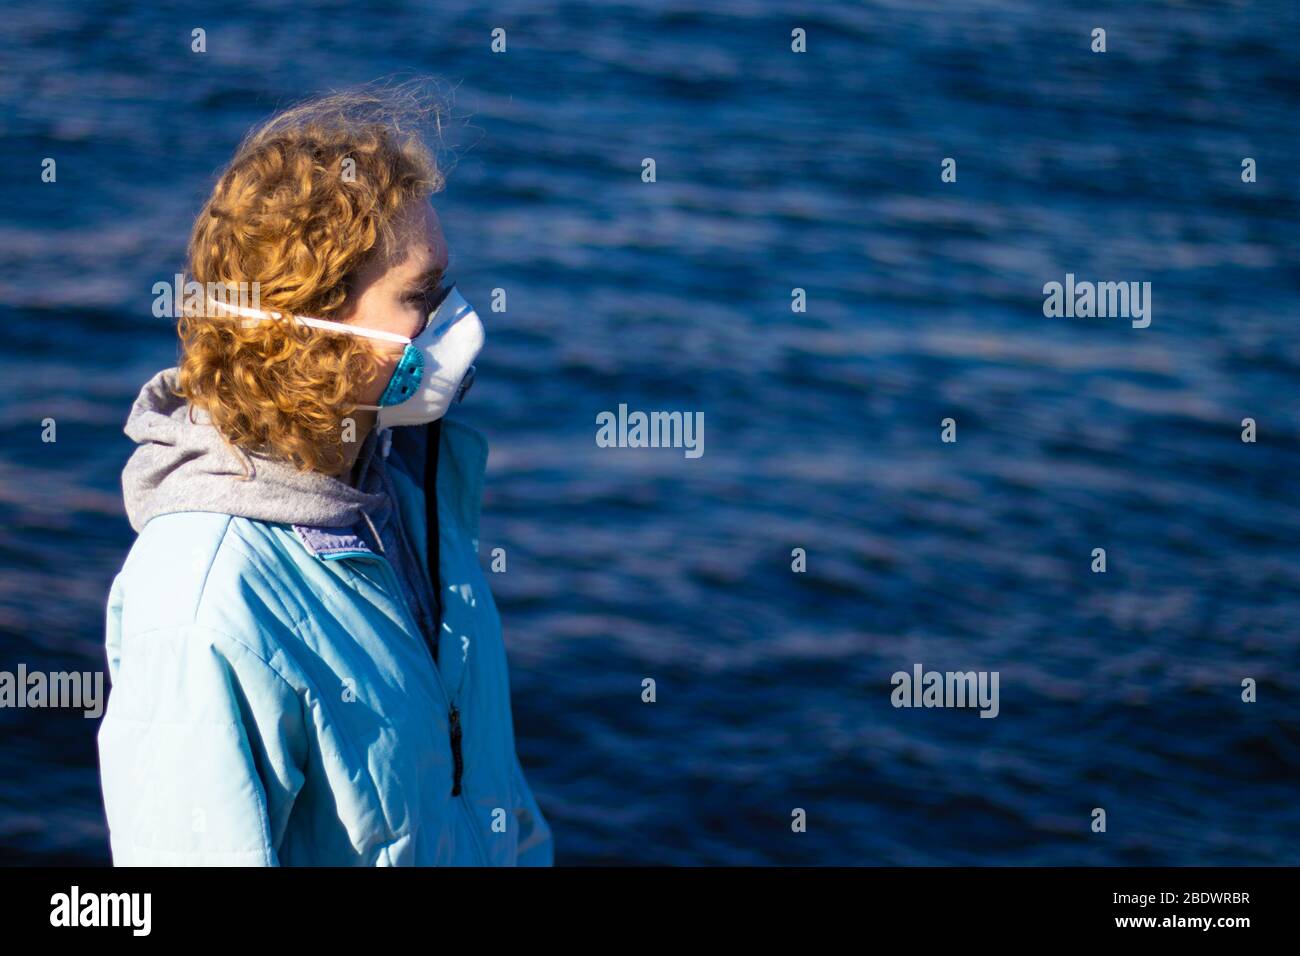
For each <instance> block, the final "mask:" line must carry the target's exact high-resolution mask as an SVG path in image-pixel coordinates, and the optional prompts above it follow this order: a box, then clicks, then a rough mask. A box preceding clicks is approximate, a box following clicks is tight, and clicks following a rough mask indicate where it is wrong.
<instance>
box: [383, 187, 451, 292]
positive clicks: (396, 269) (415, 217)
mask: <svg viewBox="0 0 1300 956" xmlns="http://www.w3.org/2000/svg"><path fill="white" fill-rule="evenodd" d="M447 259H448V251H447V240H446V239H445V238H444V236H443V234H442V224H441V223H440V222H439V221H438V214H437V213H436V212H434V209H433V206H431V205H430V204H429V203H428V202H419V203H412V204H411V206H409V207H408V208H407V209H406V210H405V211H404V212H403V214H402V215H401V216H400V217H399V218H398V221H397V222H396V223H395V224H394V230H393V252H392V256H391V258H390V259H389V261H390V263H391V264H392V265H391V268H390V270H389V271H390V273H391V274H392V277H393V278H395V279H397V280H398V281H405V280H407V279H415V278H418V277H420V276H422V275H424V274H425V273H427V272H429V271H430V270H433V269H445V268H447Z"/></svg>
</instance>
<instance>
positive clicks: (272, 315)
mask: <svg viewBox="0 0 1300 956" xmlns="http://www.w3.org/2000/svg"><path fill="white" fill-rule="evenodd" d="M208 305H209V306H215V307H216V308H218V309H224V310H225V311H227V312H233V313H234V314H235V315H239V316H243V317H244V319H245V321H244V322H242V323H240V324H241V325H243V326H244V327H245V328H248V327H251V326H254V325H257V324H258V323H260V322H266V321H268V320H272V319H283V318H287V319H291V320H293V321H294V322H297V323H298V324H299V325H308V326H311V327H312V328H313V329H326V330H327V331H331V332H342V333H344V334H346V335H360V336H361V337H362V338H367V339H378V340H380V341H381V342H396V343H397V344H398V345H410V344H411V340H410V339H409V338H407V337H406V336H405V335H398V334H397V333H396V332H384V331H382V330H380V329H368V328H366V327H365V326H361V325H348V324H347V323H346V322H331V321H330V320H329V319H313V318H312V317H311V316H307V315H291V314H289V313H287V312H266V311H263V310H262V309H250V308H247V307H246V306H242V305H230V304H228V303H226V302H220V301H218V300H217V299H208Z"/></svg>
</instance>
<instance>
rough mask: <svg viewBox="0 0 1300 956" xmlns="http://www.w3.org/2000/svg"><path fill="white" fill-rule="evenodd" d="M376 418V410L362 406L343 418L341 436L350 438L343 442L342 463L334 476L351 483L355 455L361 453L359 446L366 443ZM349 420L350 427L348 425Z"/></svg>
mask: <svg viewBox="0 0 1300 956" xmlns="http://www.w3.org/2000/svg"><path fill="white" fill-rule="evenodd" d="M377 419H378V413H377V412H374V411H370V410H368V409H362V408H358V409H357V410H356V411H354V412H353V413H352V414H351V415H350V416H349V417H348V419H344V422H343V437H344V438H351V439H352V440H351V441H344V442H343V463H342V464H341V465H339V468H338V470H337V471H335V472H334V473H333V474H334V477H336V478H338V479H340V480H341V481H345V482H348V484H351V477H352V467H353V465H355V464H356V463H357V456H358V455H359V454H361V447H362V446H363V445H364V444H365V443H366V438H368V437H369V435H370V433H371V432H372V431H374V429H375V422H376V420H377ZM349 420H350V422H351V425H352V427H351V428H349V427H348V426H349Z"/></svg>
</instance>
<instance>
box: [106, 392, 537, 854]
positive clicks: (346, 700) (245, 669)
mask: <svg viewBox="0 0 1300 956" xmlns="http://www.w3.org/2000/svg"><path fill="white" fill-rule="evenodd" d="M142 398H143V395H142ZM137 411H138V409H137ZM173 417H174V416H173ZM150 427H151V428H154V427H155V426H154V425H151V426H150ZM155 430H156V429H155ZM399 431H400V430H399ZM441 435H442V438H441V444H440V446H439V448H440V451H439V459H438V474H437V499H438V511H437V514H438V524H439V564H440V570H441V578H442V601H443V605H444V608H443V629H442V633H441V639H440V649H439V663H438V665H436V666H435V664H434V661H433V657H432V655H431V653H430V651H429V648H428V645H427V644H426V642H425V641H424V639H423V638H422V637H421V635H420V633H419V630H418V627H417V626H416V624H415V621H414V619H413V617H412V615H411V613H410V611H409V610H408V608H407V607H406V604H405V602H404V601H403V598H402V592H401V590H400V588H399V586H398V582H397V580H396V577H395V574H394V570H393V568H392V566H391V565H390V564H389V562H388V560H387V559H386V558H385V557H384V556H383V555H381V554H377V553H376V552H375V551H374V550H372V548H371V547H370V546H369V544H368V543H367V541H366V539H365V537H364V536H363V535H360V534H355V533H352V532H350V531H349V530H348V529H346V528H335V529H328V528H307V527H301V526H295V525H293V524H288V523H278V522H271V521H264V520H255V519H251V518H248V517H238V516H235V515H231V514H222V513H218V512H215V511H201V510H190V511H171V512H169V513H162V514H157V515H154V516H152V517H150V518H149V519H148V520H147V523H145V524H144V526H143V528H142V530H141V532H140V534H139V537H138V538H137V540H136V542H135V545H134V547H133V548H132V549H131V552H130V554H129V556H128V557H127V560H126V563H125V565H124V567H123V568H122V571H121V573H120V574H119V575H118V576H117V578H116V580H115V581H114V584H113V588H112V593H111V596H110V599H109V608H108V627H107V652H108V665H109V674H110V679H111V682H112V690H111V693H110V696H109V701H108V705H107V708H106V710H105V714H104V718H103V722H102V724H101V727H100V731H99V736H98V745H99V757H100V772H101V783H102V788H103V796H104V805H105V810H106V812H107V818H108V825H109V830H110V840H111V845H112V853H113V862H114V863H115V864H116V865H119V866H121V865H141V864H145V865H148V864H157V865H174V864H186V865H188V864H202V865H240V866H245V865H251V866H276V865H285V866H287V865H342V866H398V865H469V866H475V865H493V866H510V865H539V866H547V865H551V864H552V862H553V857H552V837H551V831H550V828H549V826H548V824H547V821H546V820H545V818H544V817H543V815H542V813H541V810H540V808H539V807H538V804H537V801H536V799H535V798H534V796H533V793H532V791H531V790H530V788H529V785H528V783H527V782H526V780H525V778H524V774H523V771H522V768H521V767H520V763H519V758H518V756H517V754H516V751H515V741H514V728H513V720H512V717H511V708H510V687H509V679H508V673H507V663H506V652H505V647H504V645H503V642H502V635H501V624H500V619H499V617H498V615H497V609H496V605H495V604H494V602H493V599H492V594H491V592H490V591H489V589H488V586H487V582H486V580H485V578H484V575H483V573H482V570H481V569H480V566H479V561H478V519H479V506H480V497H481V490H482V481H483V474H484V468H485V465H486V461H487V445H486V442H485V441H484V439H483V437H482V436H481V435H480V434H479V433H478V432H476V431H474V430H472V429H470V428H468V427H466V426H464V425H461V424H458V423H455V422H451V421H444V423H443V428H442V432H441ZM398 445H399V443H396V442H395V443H394V452H395V454H393V456H392V461H391V462H390V464H391V465H392V466H393V467H392V473H393V475H394V483H395V485H396V486H397V489H398V498H399V500H398V502H397V505H398V507H399V509H400V510H401V512H402V514H403V519H404V521H405V522H406V523H407V527H408V528H412V529H415V530H416V534H415V537H416V539H417V541H416V543H417V547H418V548H419V550H420V559H421V561H423V560H425V559H426V557H425V556H426V550H425V549H426V548H427V542H426V541H425V535H424V529H425V527H426V525H425V521H424V494H423V491H422V490H421V487H420V485H419V483H418V482H417V481H415V480H414V479H413V477H412V474H413V473H418V472H415V470H414V469H413V467H412V465H411V463H410V462H406V461H403V460H402V459H401V455H400V454H399V453H396V452H397V451H398ZM453 715H454V716H453ZM456 724H458V725H459V726H458V728H457V727H456V726H454V725H456ZM457 731H458V734H459V740H456V739H455V738H456V736H457ZM458 750H459V755H460V768H459V774H458V767H457V760H456V753H457V751H458ZM457 779H459V787H460V789H459V793H453V789H454V786H455V783H456V781H457Z"/></svg>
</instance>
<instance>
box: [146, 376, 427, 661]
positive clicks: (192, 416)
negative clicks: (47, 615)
mask: <svg viewBox="0 0 1300 956" xmlns="http://www.w3.org/2000/svg"><path fill="white" fill-rule="evenodd" d="M176 373H177V370H176V369H175V368H169V369H164V370H163V371H161V372H159V373H158V374H157V375H155V376H154V377H153V378H151V379H150V380H149V381H148V382H146V383H145V385H144V387H143V388H142V389H141V390H140V395H139V397H137V398H136V400H135V404H134V405H133V406H132V408H131V413H130V415H129V417H128V418H127V422H126V428H125V431H126V434H127V436H128V437H130V438H131V439H132V440H133V441H135V442H136V444H137V445H138V446H139V447H137V448H136V450H135V452H134V453H132V455H131V458H130V460H129V461H128V462H127V464H126V467H125V468H124V469H123V471H122V496H123V499H124V501H125V503H126V514H127V518H128V520H129V521H130V522H131V527H132V528H133V529H134V530H135V531H136V532H137V533H139V532H140V530H141V529H142V528H144V526H145V524H146V523H147V522H148V521H149V519H150V518H154V517H156V516H158V515H164V514H171V513H173V512H179V511H214V512H217V513H219V514H228V515H235V516H237V517H241V518H251V519H253V520H257V521H266V522H272V523H279V524H289V525H293V526H294V527H295V528H296V529H297V530H298V531H299V533H300V534H303V535H304V536H306V537H308V538H311V537H313V536H315V537H320V536H326V535H328V534H329V531H330V529H336V530H338V531H340V532H350V533H352V534H355V535H357V536H358V537H361V538H369V539H370V540H371V541H374V540H375V539H376V538H377V539H378V541H377V545H378V547H377V550H378V551H379V552H380V553H381V554H382V555H383V556H384V557H386V558H388V560H389V561H390V562H391V563H392V564H393V567H394V570H396V571H397V576H398V580H399V581H400V582H401V583H402V586H403V590H404V592H405V594H404V596H405V598H406V602H407V604H408V606H409V607H410V609H411V612H412V614H413V615H414V616H415V618H416V620H417V621H419V622H420V625H421V628H422V630H424V633H425V636H426V638H427V639H428V640H429V641H430V644H431V645H432V648H433V651H434V658H435V660H436V659H437V638H438V626H437V617H438V612H437V610H436V609H437V607H438V604H437V597H436V595H435V594H434V593H433V590H432V587H431V585H430V582H429V575H428V572H427V571H426V569H425V568H424V567H422V566H421V565H420V563H419V560H418V558H417V557H416V554H415V548H414V546H413V545H412V543H411V539H410V536H409V534H408V533H407V531H406V529H404V528H403V527H402V525H401V516H400V512H399V511H398V509H397V508H396V507H394V506H393V504H392V502H393V500H394V499H393V496H392V490H391V485H390V484H389V481H390V479H389V476H388V473H387V469H386V466H385V464H384V460H385V459H386V458H387V450H388V445H389V442H390V441H391V435H389V434H387V433H386V432H387V431H388V430H382V431H381V430H376V429H372V430H371V433H370V434H369V435H368V436H366V440H365V442H364V443H363V445H362V448H361V451H360V453H359V454H358V456H357V461H356V465H355V469H354V474H356V475H357V476H358V479H359V480H358V482H357V485H358V487H353V486H352V485H350V484H348V483H347V482H344V481H341V480H339V479H338V478H333V477H330V476H329V475H324V474H321V473H319V472H302V471H299V470H298V469H296V468H294V467H293V465H291V464H289V463H287V462H284V461H280V460H277V459H274V458H268V457H266V456H262V455H252V454H249V455H245V454H244V453H243V452H237V451H235V450H234V449H233V448H231V447H230V446H229V445H228V444H227V443H226V442H225V441H224V440H223V439H222V437H221V435H220V434H219V433H218V432H217V429H216V427H215V426H213V425H212V424H211V420H210V418H209V416H208V414H207V413H206V412H204V411H203V410H202V409H198V408H194V407H193V406H191V405H190V404H189V403H188V402H186V401H185V400H184V399H183V398H181V397H180V396H178V395H177V394H176V391H175V389H176ZM404 431H407V432H415V431H420V432H421V433H423V429H418V430H417V429H411V428H408V429H404ZM420 437H425V436H423V434H421V436H420ZM381 447H382V449H383V451H382V453H381V452H380V450H379V449H380V448H381ZM250 472H251V475H250ZM367 532H368V533H367Z"/></svg>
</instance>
